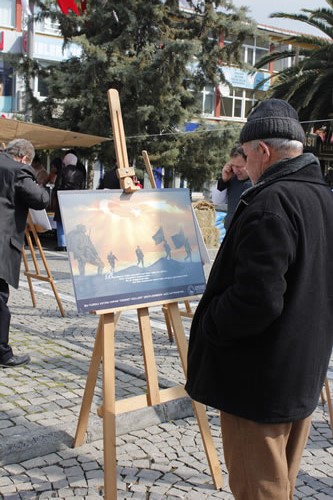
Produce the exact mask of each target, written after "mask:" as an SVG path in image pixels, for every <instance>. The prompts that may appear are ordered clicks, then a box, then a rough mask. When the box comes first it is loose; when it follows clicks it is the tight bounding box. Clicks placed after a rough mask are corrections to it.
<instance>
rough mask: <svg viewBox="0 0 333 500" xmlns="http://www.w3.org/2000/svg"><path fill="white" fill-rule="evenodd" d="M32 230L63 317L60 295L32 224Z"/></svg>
mask: <svg viewBox="0 0 333 500" xmlns="http://www.w3.org/2000/svg"><path fill="white" fill-rule="evenodd" d="M32 231H33V233H32V234H33V235H34V239H35V243H36V245H37V248H38V251H39V255H40V256H41V259H42V261H43V264H44V269H45V271H46V274H47V278H48V279H47V280H48V282H49V283H50V285H51V287H52V291H53V293H54V296H55V298H56V301H57V304H58V307H59V310H60V314H61V316H62V317H64V316H65V311H64V308H63V306H62V302H61V300H60V297H59V295H58V292H57V289H56V286H55V283H54V280H53V276H52V273H51V271H50V268H49V265H48V263H47V260H46V257H45V253H44V250H43V247H42V245H41V242H40V239H39V236H38V233H37V231H36V229H35V227H34V226H33V227H32ZM36 269H37V268H36ZM38 274H39V271H38Z"/></svg>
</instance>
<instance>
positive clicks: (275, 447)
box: [221, 412, 311, 500]
mask: <svg viewBox="0 0 333 500" xmlns="http://www.w3.org/2000/svg"><path fill="white" fill-rule="evenodd" d="M310 425H311V416H310V417H308V418H306V419H304V420H298V421H296V422H292V423H286V424H259V423H257V422H253V421H251V420H247V419H244V418H240V417H236V416H235V415H230V414H228V413H225V412H221V429H222V441H223V449H224V458H225V463H226V466H227V469H228V472H229V486H230V489H231V491H232V493H233V495H234V497H235V499H236V500H292V498H293V492H294V488H295V483H296V477H297V474H298V471H299V467H300V463H301V459H302V454H303V450H304V448H305V445H306V442H307V439H308V436H309V431H310Z"/></svg>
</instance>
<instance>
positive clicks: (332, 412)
mask: <svg viewBox="0 0 333 500" xmlns="http://www.w3.org/2000/svg"><path fill="white" fill-rule="evenodd" d="M325 391H326V401H327V410H328V415H329V418H330V424H331V431H332V436H333V404H332V398H331V392H330V386H329V382H328V378H327V377H326V378H325Z"/></svg>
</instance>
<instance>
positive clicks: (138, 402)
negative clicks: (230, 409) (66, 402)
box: [74, 302, 223, 500]
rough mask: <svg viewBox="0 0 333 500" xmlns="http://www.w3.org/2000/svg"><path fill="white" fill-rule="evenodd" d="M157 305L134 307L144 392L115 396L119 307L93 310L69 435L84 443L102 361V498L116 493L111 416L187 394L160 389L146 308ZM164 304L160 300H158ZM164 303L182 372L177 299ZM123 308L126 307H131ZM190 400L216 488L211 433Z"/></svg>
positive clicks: (184, 346)
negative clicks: (94, 325) (91, 339)
mask: <svg viewBox="0 0 333 500" xmlns="http://www.w3.org/2000/svg"><path fill="white" fill-rule="evenodd" d="M156 305H162V304H161V303H153V304H147V305H144V306H142V307H138V308H137V314H138V321H139V328H140V334H141V343H142V352H143V358H144V367H145V376H146V383H147V393H146V394H143V395H139V396H134V397H131V398H127V399H123V400H118V401H116V399H115V328H116V327H115V322H116V315H117V312H119V309H118V310H117V312H116V311H115V310H107V311H98V312H97V313H96V314H99V315H100V319H99V324H98V329H97V335H96V340H95V346H94V350H93V354H92V358H91V362H90V367H89V372H88V377H87V381H86V386H85V390H84V394H83V399H82V405H81V411H80V415H79V421H78V425H77V430H76V435H75V439H74V447H76V446H80V445H81V444H83V442H84V437H85V433H86V430H87V425H88V419H89V412H90V409H91V404H92V399H93V395H94V389H95V386H96V380H97V376H98V371H99V366H100V363H101V361H102V362H103V363H102V366H103V402H102V407H101V409H100V411H99V412H98V414H99V415H100V416H101V417H102V418H103V443H104V498H106V499H107V500H115V499H116V498H117V460H116V416H117V415H119V414H121V413H125V412H129V411H134V410H138V409H141V408H145V407H147V406H154V405H158V404H161V403H165V402H167V401H172V400H175V399H178V398H181V397H184V396H187V394H186V392H185V389H184V387H183V386H182V385H178V386H175V387H171V388H169V389H163V390H160V389H159V384H158V376H157V366H156V361H155V355H154V347H153V339H152V332H151V326H150V320H149V307H151V306H156ZM163 305H165V304H164V303H163ZM167 305H168V313H169V317H170V320H171V322H172V328H173V332H174V335H175V339H176V344H177V348H178V352H179V356H180V361H181V363H182V366H183V370H184V373H185V376H186V370H187V341H186V338H185V333H184V329H183V324H182V320H181V316H180V312H179V309H178V304H177V302H169V303H168V304H167ZM125 309H127V310H128V309H130V308H125ZM125 309H122V310H125ZM192 404H193V408H194V413H195V415H196V418H197V421H198V425H199V429H200V432H201V436H202V440H203V445H204V449H205V452H206V456H207V460H208V465H209V468H210V471H211V475H212V478H213V482H214V485H215V487H216V488H217V489H219V488H222V486H223V478H222V473H221V467H220V463H219V460H218V456H217V453H216V449H215V445H214V442H213V438H212V434H211V432H210V428H209V423H208V418H207V414H206V409H205V406H204V405H202V404H201V403H197V402H195V401H192Z"/></svg>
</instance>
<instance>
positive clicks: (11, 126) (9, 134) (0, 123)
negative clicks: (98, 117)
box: [0, 118, 111, 149]
mask: <svg viewBox="0 0 333 500" xmlns="http://www.w3.org/2000/svg"><path fill="white" fill-rule="evenodd" d="M19 138H22V139H27V140H28V141H30V142H31V143H32V144H33V146H34V148H35V149H60V148H74V147H85V148H90V147H91V146H95V145H96V144H101V143H102V142H105V141H110V140H111V138H110V137H100V136H98V135H90V134H82V133H79V132H71V131H69V130H62V129H58V128H53V127H47V126H45V125H37V124H35V123H29V122H21V121H19V120H12V119H10V118H0V143H4V144H7V143H8V142H9V141H11V140H12V139H19Z"/></svg>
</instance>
